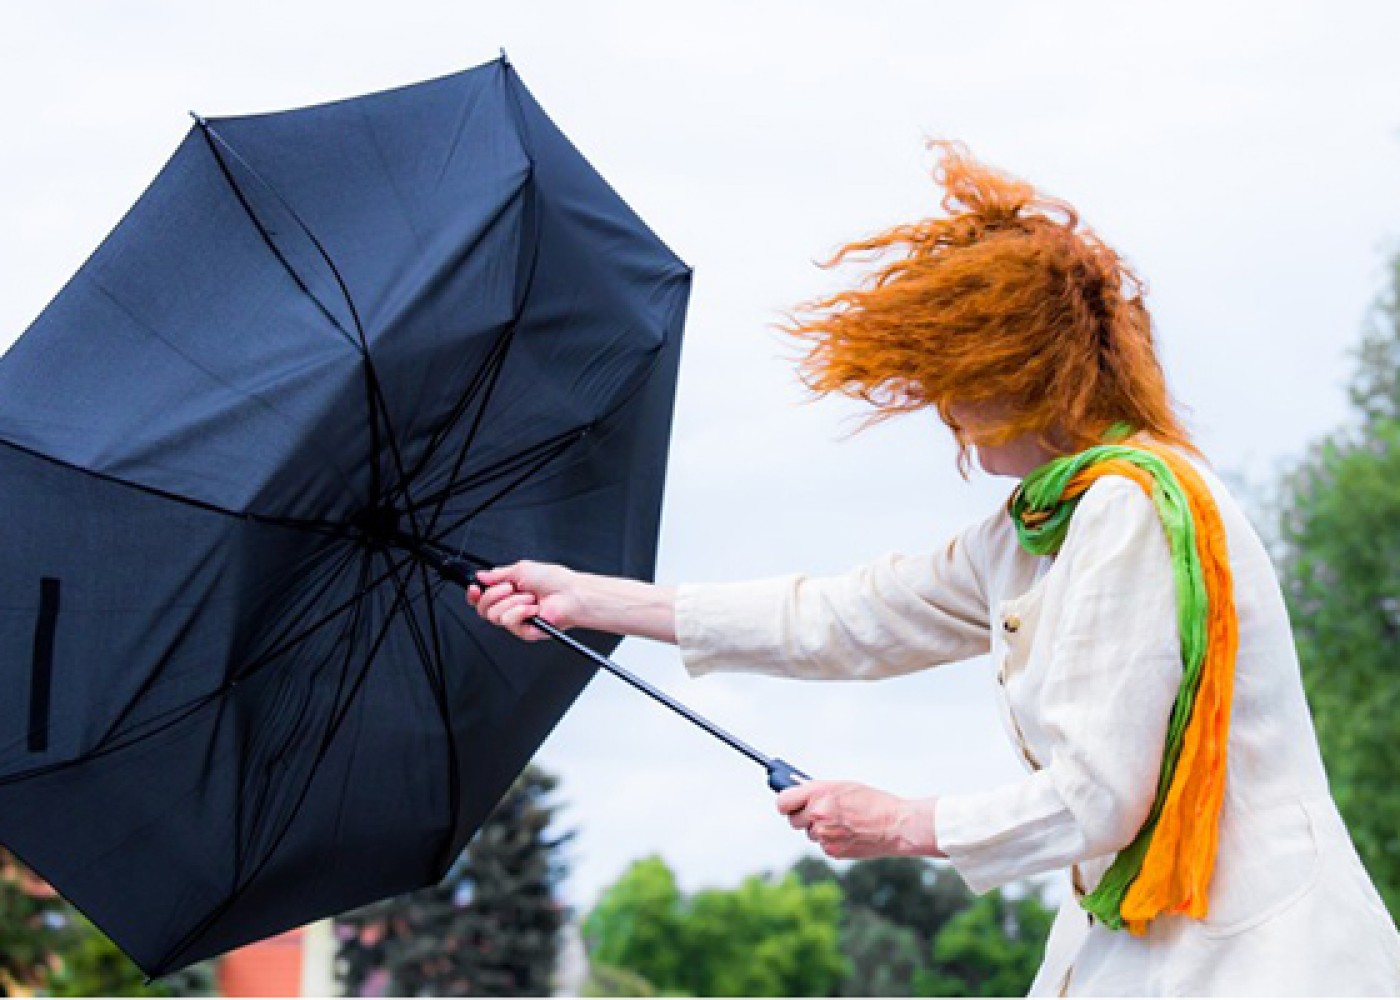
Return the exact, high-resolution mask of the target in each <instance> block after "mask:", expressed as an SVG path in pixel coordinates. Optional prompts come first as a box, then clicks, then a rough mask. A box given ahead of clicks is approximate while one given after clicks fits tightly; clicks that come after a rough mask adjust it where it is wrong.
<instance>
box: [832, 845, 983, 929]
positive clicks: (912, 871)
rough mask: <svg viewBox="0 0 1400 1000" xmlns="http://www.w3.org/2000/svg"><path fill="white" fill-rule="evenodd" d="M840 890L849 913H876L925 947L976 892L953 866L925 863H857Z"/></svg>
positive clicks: (878, 860)
mask: <svg viewBox="0 0 1400 1000" xmlns="http://www.w3.org/2000/svg"><path fill="white" fill-rule="evenodd" d="M841 889H842V891H843V892H844V893H845V897H846V906H847V907H848V908H849V909H856V908H864V909H868V910H870V911H872V912H873V913H878V914H879V915H880V916H882V917H884V918H885V919H887V920H890V921H892V922H893V923H895V924H898V925H899V926H901V927H908V928H910V929H911V930H913V931H914V932H915V933H917V934H918V935H919V938H920V940H922V941H925V942H929V941H932V940H933V938H934V937H935V936H936V935H937V934H938V932H939V930H941V929H942V927H943V925H944V924H945V923H947V922H948V920H949V919H951V918H952V917H953V916H954V915H955V914H957V913H960V912H962V911H963V910H965V909H967V907H968V906H969V905H970V904H971V902H972V893H970V892H968V890H967V886H965V885H963V881H962V879H960V878H959V877H958V875H957V873H956V872H954V871H953V869H952V867H950V866H949V865H947V864H934V863H933V862H931V861H927V860H925V859H923V858H873V859H871V860H868V861H857V862H856V863H855V864H853V865H851V866H850V867H849V868H848V869H846V873H845V874H844V875H843V876H842V878H841Z"/></svg>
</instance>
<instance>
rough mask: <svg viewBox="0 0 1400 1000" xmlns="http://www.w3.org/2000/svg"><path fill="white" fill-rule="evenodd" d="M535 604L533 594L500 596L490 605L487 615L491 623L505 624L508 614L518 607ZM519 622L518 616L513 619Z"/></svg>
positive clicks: (530, 606)
mask: <svg viewBox="0 0 1400 1000" xmlns="http://www.w3.org/2000/svg"><path fill="white" fill-rule="evenodd" d="M533 606H535V595H533V594H511V595H510V597H505V598H501V599H500V601H497V602H496V604H494V605H493V606H491V611H490V613H489V615H487V619H489V620H490V623H491V625H500V626H503V627H504V626H505V625H507V622H508V616H510V615H511V613H512V612H515V611H517V609H519V608H533ZM515 622H517V623H518V622H519V618H517V619H515Z"/></svg>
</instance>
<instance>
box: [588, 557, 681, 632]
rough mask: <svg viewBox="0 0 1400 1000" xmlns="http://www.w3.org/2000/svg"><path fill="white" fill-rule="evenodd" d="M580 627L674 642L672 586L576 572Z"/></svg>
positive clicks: (674, 616)
mask: <svg viewBox="0 0 1400 1000" xmlns="http://www.w3.org/2000/svg"><path fill="white" fill-rule="evenodd" d="M576 576H577V582H576V587H577V589H576V591H575V593H576V594H577V595H578V601H579V610H578V615H577V618H578V621H577V624H578V626H579V627H581V628H591V629H597V630H598V631H600V632H613V633H615V634H617V635H635V636H641V637H642V638H644V639H655V640H657V641H658V642H669V643H673V644H674V643H675V641H676V589H675V588H674V587H663V586H659V585H657V584H654V583H644V582H642V581H641V580H628V579H624V578H622V577H616V576H597V575H594V574H592V573H578V572H577V571H576Z"/></svg>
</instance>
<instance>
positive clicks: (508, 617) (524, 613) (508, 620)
mask: <svg viewBox="0 0 1400 1000" xmlns="http://www.w3.org/2000/svg"><path fill="white" fill-rule="evenodd" d="M520 596H522V597H525V598H526V600H525V601H523V602H521V603H518V604H514V605H512V606H511V607H510V608H509V610H507V611H504V612H502V614H501V626H502V627H503V628H508V629H510V630H511V631H512V632H514V631H516V630H518V629H519V628H520V627H521V625H523V624H524V622H525V619H527V618H532V617H534V616H535V615H537V614H539V613H540V608H539V605H537V604H536V603H535V601H534V599H533V598H531V597H530V596H529V595H528V594H522V595H520Z"/></svg>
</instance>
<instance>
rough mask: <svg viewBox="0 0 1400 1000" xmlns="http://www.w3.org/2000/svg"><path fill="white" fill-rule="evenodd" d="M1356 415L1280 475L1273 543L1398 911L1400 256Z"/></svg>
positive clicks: (1355, 809)
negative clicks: (1275, 530)
mask: <svg viewBox="0 0 1400 1000" xmlns="http://www.w3.org/2000/svg"><path fill="white" fill-rule="evenodd" d="M1351 399H1352V402H1353V404H1354V406H1355V410H1356V415H1357V420H1356V423H1355V425H1354V426H1353V427H1350V428H1347V429H1344V430H1342V431H1339V432H1337V433H1335V434H1333V435H1331V436H1329V437H1328V438H1326V439H1324V440H1322V441H1320V442H1318V443H1317V444H1315V445H1314V446H1313V447H1312V448H1311V449H1310V450H1309V451H1308V453H1307V455H1306V456H1305V457H1304V458H1303V459H1302V460H1301V461H1300V462H1298V463H1297V465H1296V466H1294V467H1293V468H1292V469H1291V470H1290V471H1289V472H1288V473H1287V474H1286V475H1285V476H1284V478H1283V481H1282V483H1281V487H1280V490H1279V499H1278V516H1277V526H1278V531H1277V538H1276V547H1277V555H1278V562H1279V568H1280V575H1281V578H1282V581H1283V586H1284V594H1285V597H1286V599H1287V603H1288V608H1289V612H1290V615H1291V617H1292V621H1293V631H1294V637H1295V639H1296V641H1297V646H1298V654H1299V658H1300V661H1301V665H1302V671H1303V682H1304V686H1305V688H1306V690H1307V694H1308V700H1309V703H1310V705H1311V708H1312V713H1313V719H1314V723H1315V725H1316V728H1317V734H1318V739H1319V742H1320V744H1321V747H1322V753H1323V757H1324V759H1325V760H1326V762H1327V770H1328V775H1329V779H1330V783H1331V786H1332V790H1333V793H1334V795H1335V796H1336V799H1337V804H1338V807H1339V808H1340V809H1341V812H1342V815H1343V816H1344V817H1345V819H1346V821H1347V825H1348V827H1349V828H1350V830H1351V833H1352V837H1353V839H1354V840H1355V842H1356V846H1357V849H1358V851H1359V852H1360V854H1361V857H1362V859H1363V860H1364V861H1365V863H1366V867H1367V868H1368V869H1369V871H1370V873H1371V876H1372V878H1373V879H1374V880H1375V881H1376V883H1377V886H1378V888H1379V889H1380V892H1381V895H1382V896H1383V897H1384V898H1385V901H1386V904H1387V905H1388V907H1389V909H1390V912H1391V914H1392V916H1394V917H1396V918H1397V919H1400V834H1397V831H1400V765H1397V764H1396V760H1397V758H1396V756H1395V753H1394V747H1395V746H1396V744H1397V742H1400V715H1397V713H1396V711H1395V705H1396V704H1397V701H1400V671H1397V670H1396V669H1395V651H1396V649H1397V648H1400V257H1397V259H1396V260H1395V261H1394V262H1393V264H1392V268H1391V284H1390V287H1389V289H1388V290H1387V291H1386V293H1385V294H1384V295H1382V297H1381V298H1380V300H1379V301H1378V303H1377V306H1376V308H1375V310H1374V311H1373V314H1372V321H1371V323H1370V327H1369V329H1368V330H1367V331H1366V334H1365V336H1364V338H1363V341H1362V344H1361V348H1360V350H1359V352H1358V354H1357V368H1356V372H1355V374H1354V376H1353V379H1352V384H1351Z"/></svg>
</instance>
